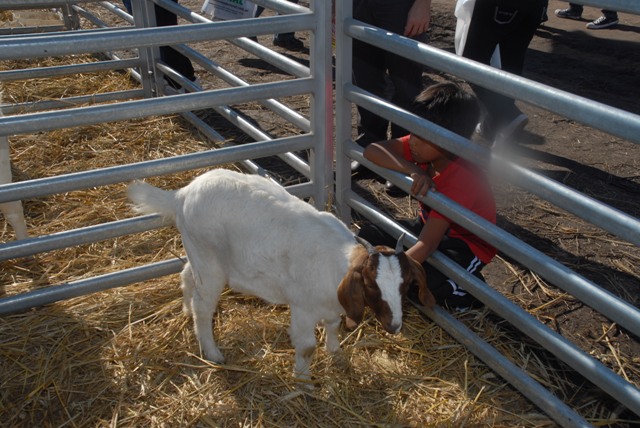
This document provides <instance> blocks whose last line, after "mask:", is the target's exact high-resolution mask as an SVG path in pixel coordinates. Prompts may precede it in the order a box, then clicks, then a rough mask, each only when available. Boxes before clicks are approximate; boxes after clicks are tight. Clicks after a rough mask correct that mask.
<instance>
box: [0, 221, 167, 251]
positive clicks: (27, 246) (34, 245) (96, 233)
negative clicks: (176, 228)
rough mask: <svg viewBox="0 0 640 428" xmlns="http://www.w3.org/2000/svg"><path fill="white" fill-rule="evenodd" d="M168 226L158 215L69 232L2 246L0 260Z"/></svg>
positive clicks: (0, 246) (0, 247)
mask: <svg viewBox="0 0 640 428" xmlns="http://www.w3.org/2000/svg"><path fill="white" fill-rule="evenodd" d="M169 225H170V223H169V222H167V221H165V220H163V219H162V218H161V217H159V216H140V217H135V218H132V219H127V220H119V221H113V222H110V223H102V224H99V225H96V226H89V227H85V228H81V229H74V230H68V231H64V232H60V233H55V234H52V235H47V236H39V237H34V238H27V239H22V240H20V241H13V242H7V243H2V244H0V260H10V259H13V258H19V257H29V256H32V255H34V254H37V253H44V252H47V251H53V250H59V249H62V248H68V247H73V246H77V245H83V244H91V243H94V242H99V241H104V240H106V239H111V238H117V237H119V236H125V235H130V234H133V233H141V232H145V231H147V230H151V229H157V228H159V227H163V226H169Z"/></svg>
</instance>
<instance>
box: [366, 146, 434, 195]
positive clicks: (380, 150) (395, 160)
mask: <svg viewBox="0 0 640 428" xmlns="http://www.w3.org/2000/svg"><path fill="white" fill-rule="evenodd" d="M364 157H365V158H366V159H368V160H370V161H371V162H373V163H375V164H376V165H380V166H381V167H384V168H388V169H392V170H394V171H398V172H402V173H404V174H406V175H408V176H410V177H411V178H412V179H413V185H412V186H411V194H412V195H414V196H420V197H423V196H424V195H426V194H427V191H428V190H429V188H430V187H431V186H432V185H433V182H432V181H431V177H429V175H428V174H427V172H426V171H424V170H423V169H422V168H420V167H419V166H418V165H416V164H415V163H414V162H411V161H408V160H407V159H405V158H404V148H403V145H402V142H401V141H400V140H398V139H397V138H396V139H392V140H386V141H379V142H377V143H371V144H369V145H368V146H367V148H366V149H364Z"/></svg>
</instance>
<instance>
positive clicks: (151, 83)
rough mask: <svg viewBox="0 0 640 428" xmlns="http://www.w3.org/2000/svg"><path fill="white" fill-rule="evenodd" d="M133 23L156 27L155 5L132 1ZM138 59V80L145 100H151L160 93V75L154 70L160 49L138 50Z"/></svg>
mask: <svg viewBox="0 0 640 428" xmlns="http://www.w3.org/2000/svg"><path fill="white" fill-rule="evenodd" d="M131 8H132V10H133V22H134V23H135V25H136V27H138V28H149V27H155V26H156V11H155V4H154V3H153V2H152V1H151V0H132V1H131ZM138 56H139V57H140V60H141V61H140V64H141V65H140V68H141V70H140V78H141V80H142V89H143V90H144V96H145V98H151V97H153V96H156V95H157V94H159V93H160V91H159V90H158V85H159V84H160V82H159V79H160V77H161V76H160V74H161V73H158V71H157V69H156V63H157V62H158V61H159V60H160V49H159V48H158V47H157V46H154V47H149V48H138Z"/></svg>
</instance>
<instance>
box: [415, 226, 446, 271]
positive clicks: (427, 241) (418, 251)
mask: <svg viewBox="0 0 640 428" xmlns="http://www.w3.org/2000/svg"><path fill="white" fill-rule="evenodd" d="M448 229H449V222H448V221H447V220H445V219H443V218H440V217H436V218H434V217H429V218H427V222H426V223H425V225H424V226H423V227H422V230H421V231H420V236H418V242H416V243H415V244H414V245H413V247H411V248H409V249H408V250H407V255H408V256H411V258H413V259H414V260H415V261H417V262H419V263H423V262H424V261H425V260H427V259H428V258H429V256H431V254H433V252H434V251H435V250H437V249H438V245H440V241H442V238H443V237H444V235H445V233H447V230H448Z"/></svg>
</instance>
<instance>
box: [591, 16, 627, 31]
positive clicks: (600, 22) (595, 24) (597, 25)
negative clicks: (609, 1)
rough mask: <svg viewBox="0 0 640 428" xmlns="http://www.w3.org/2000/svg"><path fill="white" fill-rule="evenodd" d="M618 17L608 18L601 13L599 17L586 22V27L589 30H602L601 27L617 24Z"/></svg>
mask: <svg viewBox="0 0 640 428" xmlns="http://www.w3.org/2000/svg"><path fill="white" fill-rule="evenodd" d="M618 22H620V21H619V20H618V18H608V17H606V16H604V15H602V16H601V17H600V18H598V19H596V20H595V21H592V22H590V23H588V24H587V28H588V29H589V30H602V29H603V28H610V27H614V26H616V25H618Z"/></svg>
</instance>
